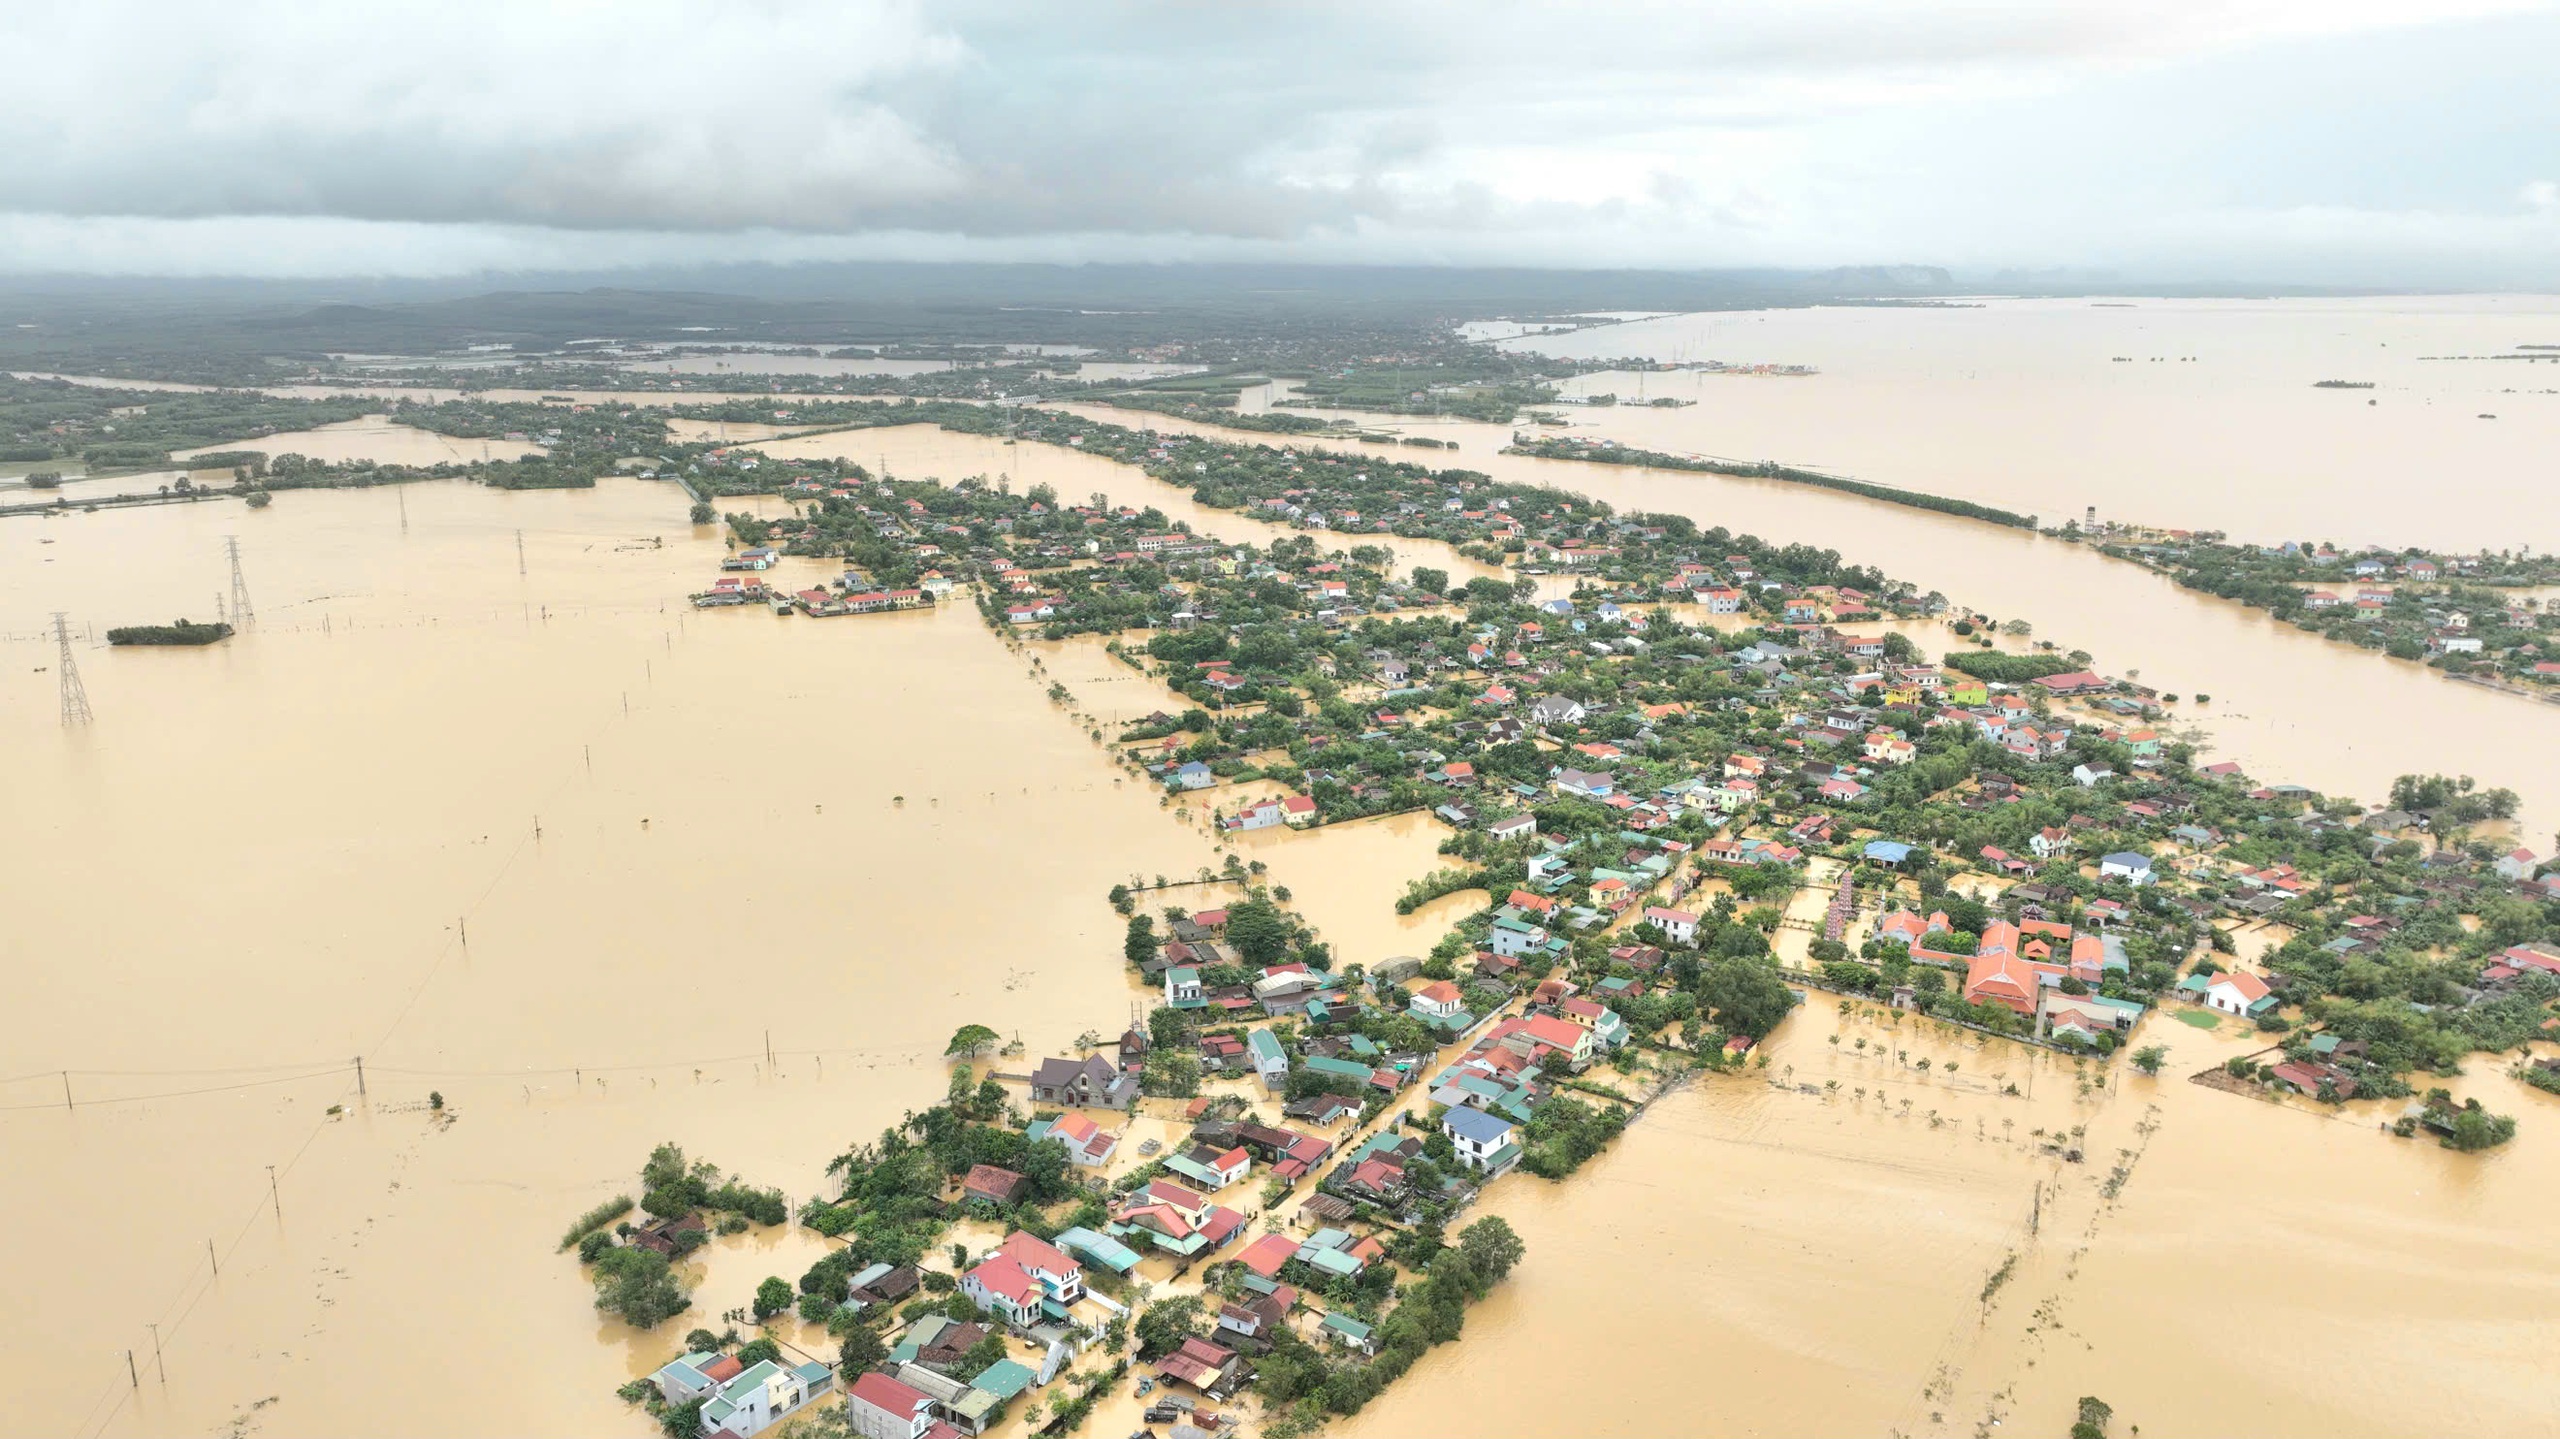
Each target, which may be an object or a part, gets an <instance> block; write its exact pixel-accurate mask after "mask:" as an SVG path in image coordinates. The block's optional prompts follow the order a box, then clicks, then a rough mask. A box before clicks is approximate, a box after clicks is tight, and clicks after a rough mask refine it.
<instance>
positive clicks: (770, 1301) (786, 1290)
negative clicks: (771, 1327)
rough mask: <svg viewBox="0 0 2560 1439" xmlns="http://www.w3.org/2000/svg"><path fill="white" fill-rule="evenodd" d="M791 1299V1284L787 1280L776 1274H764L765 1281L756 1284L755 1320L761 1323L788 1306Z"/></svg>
mask: <svg viewBox="0 0 2560 1439" xmlns="http://www.w3.org/2000/svg"><path fill="white" fill-rule="evenodd" d="M792 1299H793V1294H792V1291H791V1284H790V1282H789V1281H788V1280H785V1279H784V1278H783V1277H782V1276H780V1275H778V1274H769V1275H766V1276H765V1281H764V1282H763V1283H762V1284H759V1285H757V1286H756V1310H755V1312H756V1322H757V1323H758V1324H762V1323H763V1322H764V1321H766V1320H768V1319H771V1318H772V1317H773V1316H775V1315H777V1314H779V1313H781V1312H782V1311H784V1310H786V1309H788V1308H790V1307H791V1304H792Z"/></svg>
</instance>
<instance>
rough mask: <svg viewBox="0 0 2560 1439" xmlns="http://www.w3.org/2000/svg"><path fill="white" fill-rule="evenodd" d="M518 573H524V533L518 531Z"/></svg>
mask: <svg viewBox="0 0 2560 1439" xmlns="http://www.w3.org/2000/svg"><path fill="white" fill-rule="evenodd" d="M516 573H517V574H519V575H521V574H523V573H524V531H522V530H518V531H516Z"/></svg>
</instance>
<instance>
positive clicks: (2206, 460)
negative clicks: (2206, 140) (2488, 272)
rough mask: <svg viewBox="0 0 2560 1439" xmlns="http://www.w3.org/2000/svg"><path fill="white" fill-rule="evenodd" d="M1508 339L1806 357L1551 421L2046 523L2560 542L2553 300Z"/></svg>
mask: <svg viewBox="0 0 2560 1439" xmlns="http://www.w3.org/2000/svg"><path fill="white" fill-rule="evenodd" d="M1502 343H1503V346H1504V348H1507V349H1523V350H1534V351H1537V352H1539V353H1542V354H1552V355H1559V356H1566V357H1572V358H1581V359H1612V358H1618V357H1625V356H1644V357H1647V358H1651V359H1655V360H1669V361H1705V360H1722V361H1726V362H1728V363H1732V364H1764V363H1766V364H1801V365H1815V366H1819V367H1820V369H1821V373H1820V374H1819V375H1815V376H1809V377H1775V376H1771V377H1760V376H1743V375H1718V374H1706V373H1700V372H1695V371H1687V372H1678V373H1672V374H1645V375H1637V374H1633V373H1627V372H1618V373H1610V374H1596V375H1588V376H1582V377H1579V378H1577V379H1576V380H1575V381H1573V382H1572V383H1571V384H1570V385H1568V386H1567V387H1566V393H1567V394H1569V395H1580V394H1597V393H1601V392H1608V393H1612V394H1615V395H1616V396H1618V398H1619V401H1620V403H1619V404H1618V405H1617V406H1615V407H1613V408H1608V409H1569V410H1566V411H1565V412H1564V414H1565V417H1566V418H1568V419H1569V420H1571V421H1572V422H1573V431H1572V432H1573V433H1583V434H1590V435H1594V436H1603V437H1607V438H1610V439H1615V440H1618V441H1620V442H1622V443H1625V444H1630V445H1635V446H1639V447H1641V448H1645V449H1655V450H1665V451H1669V452H1672V453H1677V454H1695V455H1712V456H1719V457H1723V458H1729V459H1745V460H1763V459H1775V460H1781V461H1784V462H1787V463H1790V464H1796V465H1803V466H1806V467H1809V468H1813V469H1820V470H1828V471H1832V472H1834V473H1840V474H1847V475H1854V476H1856V477H1858V478H1860V479H1865V480H1873V481H1877V482H1879V483H1883V484H1890V485H1900V486H1904V487H1906V488H1910V489H1916V490H1925V491H1928V492H1930V493H1933V494H1943V495H1954V496H1959V497H1962V498H1965V499H1970V500H1978V501H1980V502H1982V503H1984V504H1990V505H1996V506H1999V507H2001V508H2004V509H2012V510H2017V511H2019V512H2021V513H2025V514H2032V515H2036V516H2038V517H2039V518H2041V519H2042V520H2043V521H2044V522H2045V523H2046V524H2057V523H2059V522H2061V521H2062V520H2063V519H2066V518H2071V517H2076V516H2080V515H2082V514H2084V512H2085V511H2086V509H2087V508H2088V507H2090V506H2095V507H2096V509H2097V512H2098V515H2099V517H2100V518H2102V519H2113V520H2119V521H2131V522H2134V523H2140V524H2152V525H2160V526H2164V527H2174V528H2182V529H2218V530H2224V531H2227V532H2229V533H2230V534H2231V535H2233V536H2234V537H2235V538H2239V539H2243V540H2253V541H2259V542H2266V543H2273V542H2276V541H2281V540H2334V541H2337V542H2339V543H2341V544H2350V543H2352V544H2385V545H2426V546H2431V547H2435V548H2441V549H2449V550H2470V549H2478V548H2481V547H2484V546H2485V547H2487V548H2490V549H2500V548H2508V547H2512V546H2515V545H2518V544H2532V545H2535V546H2538V547H2543V548H2548V547H2550V546H2552V545H2555V544H2560V507H2555V506H2553V505H2552V504H2550V503H2549V498H2548V497H2549V494H2550V486H2551V480H2552V476H2553V468H2552V467H2553V456H2554V455H2555V454H2560V350H2550V349H2544V350H2539V351H2526V350H2520V349H2519V348H2518V347H2519V346H2525V345H2544V346H2549V345H2554V344H2560V297H2555V296H2549V295H2453V296H2425V297H2406V296H2401V297H2362V298H2340V299H2283V300H2163V299H2130V300H2120V301H2103V300H2101V301H2091V300H2078V299H2074V300H2006V299H1993V300H1986V301H1983V302H1981V303H1980V304H1979V306H1978V307H1965V308H1940V307H1929V306H1910V307H1837V308H1831V307H1821V308H1810V309H1799V310H1769V311H1752V312H1738V313H1723V314H1693V315H1675V316H1668V317H1663V318H1657V319H1651V320H1641V321H1636V322H1633V323H1629V324H1623V325H1608V326H1599V327H1595V328H1591V329H1586V330H1581V331H1577V332H1575V333H1572V334H1567V335H1541V336H1535V337H1530V338H1523V339H1512V340H1506V341H1503V342H1502ZM2527 354H2538V355H2539V356H2541V358H2540V359H2539V360H2538V361H2535V360H2527V359H2525V358H2522V357H2523V356H2525V355H2527ZM2499 356H2503V357H2505V358H2494V357H2499ZM2118 357H2123V358H2121V359H2119V358H2118ZM2322 380H2344V381H2348V382H2351V383H2369V384H2371V385H2372V386H2373V388H2372V389H2369V390H2366V389H2318V388H2315V386H2316V385H2317V384H2318V382H2320V381H2322ZM1639 399H1646V400H1650V399H1678V400H1690V401H1694V402H1695V407H1694V408H1686V409H1651V408H1639V407H1637V406H1635V405H1633V404H1630V403H1628V402H1630V401H1636V400H1639ZM2483 416H2494V417H2495V418H2493V419H2492V418H2483ZM1469 448H1470V449H1472V448H1473V447H1472V446H1470V447H1469Z"/></svg>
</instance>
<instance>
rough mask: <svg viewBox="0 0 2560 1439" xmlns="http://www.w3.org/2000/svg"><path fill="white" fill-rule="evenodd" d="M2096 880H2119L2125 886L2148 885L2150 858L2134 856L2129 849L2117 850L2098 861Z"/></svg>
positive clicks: (2141, 855)
mask: <svg viewBox="0 0 2560 1439" xmlns="http://www.w3.org/2000/svg"><path fill="white" fill-rule="evenodd" d="M2098 878H2100V879H2120V880H2123V881H2124V882H2125V883H2127V884H2149V883H2150V882H2151V879H2152V875H2151V856H2149V855H2147V854H2135V853H2134V852H2133V851H2131V850H2129V849H2120V850H2117V851H2116V852H2115V853H2114V854H2111V855H2108V856H2106V857H2105V858H2103V859H2101V860H2099V861H2098Z"/></svg>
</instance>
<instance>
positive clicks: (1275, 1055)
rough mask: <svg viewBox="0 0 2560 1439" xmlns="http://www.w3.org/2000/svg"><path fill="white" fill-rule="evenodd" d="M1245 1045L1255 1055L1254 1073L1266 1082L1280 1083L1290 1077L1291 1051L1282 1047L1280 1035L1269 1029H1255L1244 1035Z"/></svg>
mask: <svg viewBox="0 0 2560 1439" xmlns="http://www.w3.org/2000/svg"><path fill="white" fill-rule="evenodd" d="M1244 1047H1245V1049H1246V1051H1247V1052H1249V1053H1250V1054H1252V1056H1253V1069H1254V1073H1256V1074H1259V1075H1261V1076H1262V1082H1263V1083H1265V1084H1278V1083H1280V1082H1281V1081H1283V1080H1285V1079H1287V1078H1288V1077H1289V1052H1288V1051H1287V1050H1286V1049H1284V1048H1282V1047H1281V1044H1280V1036H1278V1035H1276V1034H1273V1033H1272V1032H1271V1031H1270V1030H1267V1029H1257V1030H1254V1031H1252V1032H1250V1033H1248V1034H1247V1035H1245V1037H1244Z"/></svg>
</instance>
